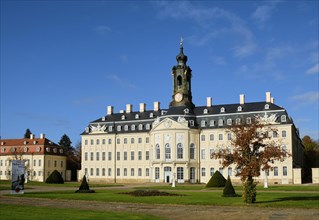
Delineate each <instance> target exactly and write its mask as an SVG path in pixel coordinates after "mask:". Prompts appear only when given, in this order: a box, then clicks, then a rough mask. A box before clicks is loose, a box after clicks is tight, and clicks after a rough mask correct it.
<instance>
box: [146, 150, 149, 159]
mask: <svg viewBox="0 0 319 220" xmlns="http://www.w3.org/2000/svg"><path fill="white" fill-rule="evenodd" d="M145 159H146V160H149V159H150V152H149V151H146V152H145Z"/></svg>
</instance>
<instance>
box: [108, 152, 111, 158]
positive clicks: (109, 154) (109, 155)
mask: <svg viewBox="0 0 319 220" xmlns="http://www.w3.org/2000/svg"><path fill="white" fill-rule="evenodd" d="M108 160H112V152H108Z"/></svg>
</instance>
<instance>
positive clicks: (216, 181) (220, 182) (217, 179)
mask: <svg viewBox="0 0 319 220" xmlns="http://www.w3.org/2000/svg"><path fill="white" fill-rule="evenodd" d="M225 184H226V179H225V177H223V175H221V173H220V172H219V171H216V172H215V173H214V175H213V176H212V177H211V178H210V180H209V181H208V183H207V184H206V187H224V186H225Z"/></svg>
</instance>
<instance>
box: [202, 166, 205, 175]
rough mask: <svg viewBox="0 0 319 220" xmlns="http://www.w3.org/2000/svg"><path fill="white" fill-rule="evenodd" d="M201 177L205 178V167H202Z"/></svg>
mask: <svg viewBox="0 0 319 220" xmlns="http://www.w3.org/2000/svg"><path fill="white" fill-rule="evenodd" d="M202 176H206V169H205V167H202Z"/></svg>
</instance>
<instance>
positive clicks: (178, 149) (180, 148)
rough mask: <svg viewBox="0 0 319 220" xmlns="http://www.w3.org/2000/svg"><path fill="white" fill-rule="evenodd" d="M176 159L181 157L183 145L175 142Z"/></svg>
mask: <svg viewBox="0 0 319 220" xmlns="http://www.w3.org/2000/svg"><path fill="white" fill-rule="evenodd" d="M177 159H183V145H182V144H181V143H178V144H177Z"/></svg>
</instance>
